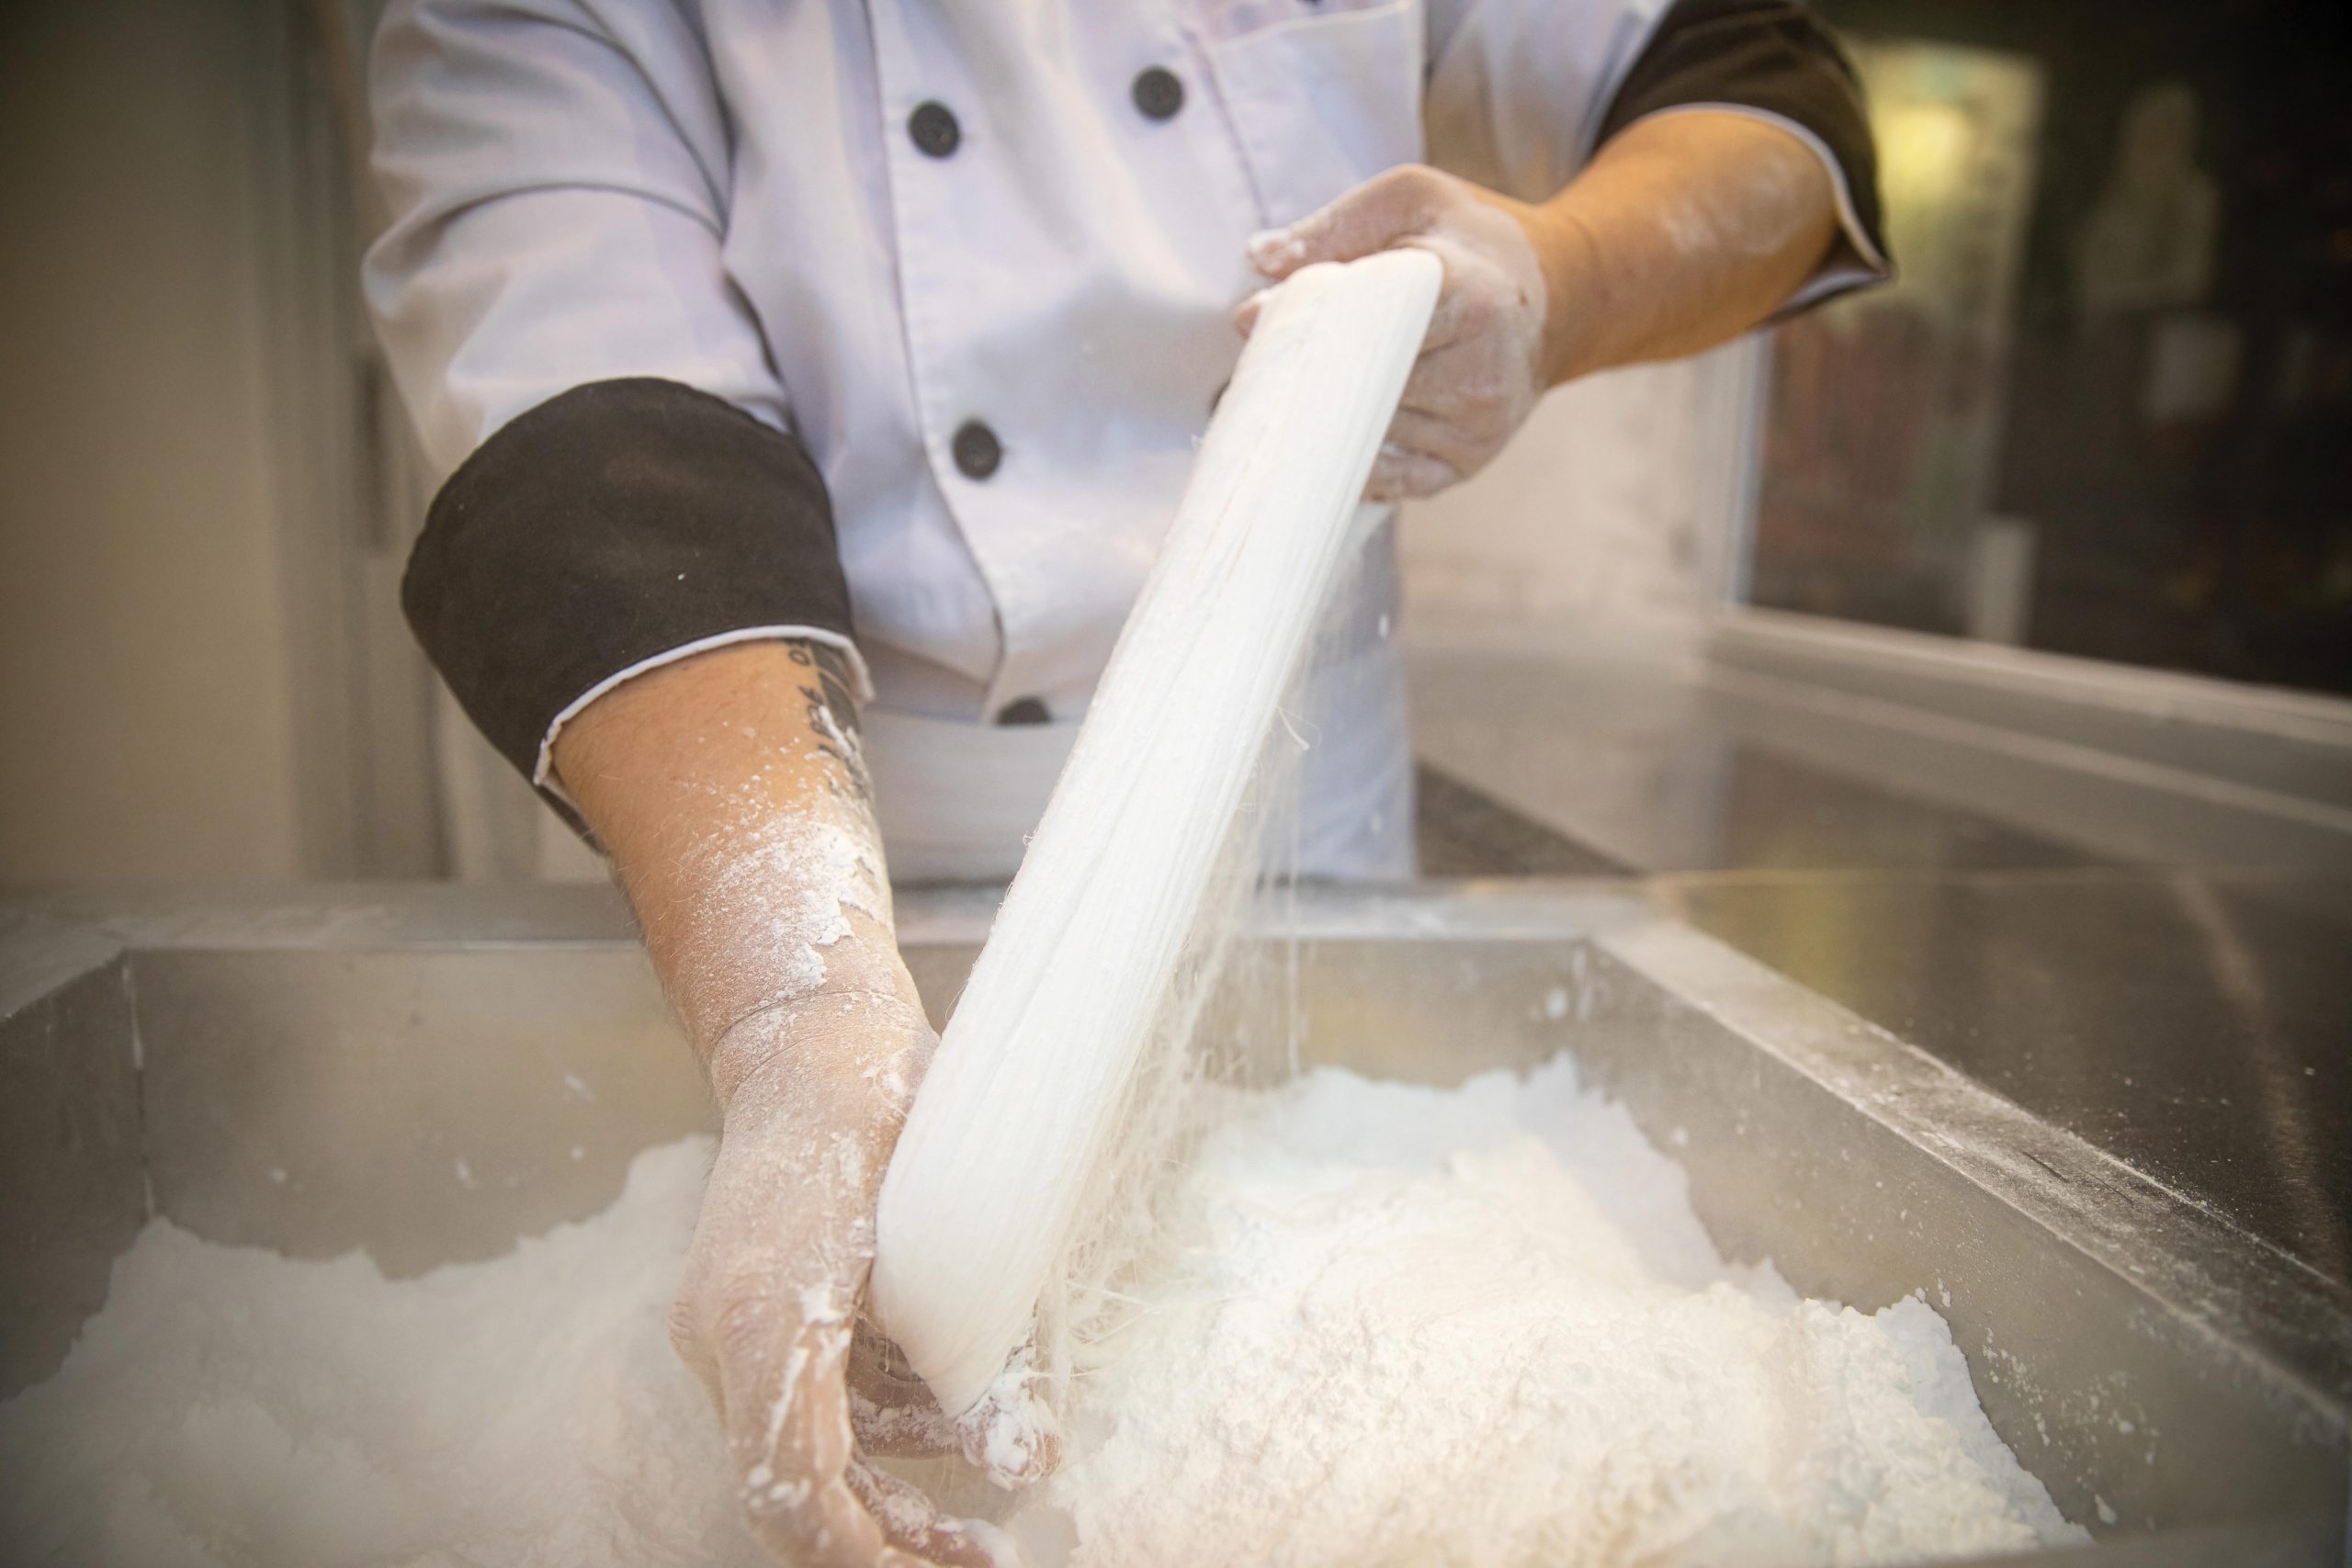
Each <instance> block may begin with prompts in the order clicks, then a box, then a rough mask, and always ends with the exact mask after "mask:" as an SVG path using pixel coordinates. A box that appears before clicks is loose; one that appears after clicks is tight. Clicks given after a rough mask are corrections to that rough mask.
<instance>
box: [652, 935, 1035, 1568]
mask: <svg viewBox="0 0 2352 1568" xmlns="http://www.w3.org/2000/svg"><path fill="white" fill-rule="evenodd" d="M893 957H894V958H895V955H893ZM901 972H902V973H903V971H901ZM932 1049H933V1034H932V1032H931V1028H930V1026H929V1025H928V1024H927V1023H926V1022H925V1021H924V1020H923V1016H922V1010H921V1009H920V1008H919V1007H918V1006H916V1005H915V1003H914V1002H913V1000H912V999H911V996H906V997H901V996H896V995H891V994H888V993H885V992H881V991H875V990H849V991H847V992H836V991H834V990H832V989H830V988H829V989H826V990H820V991H818V992H815V993H812V994H810V995H809V996H807V997H804V998H799V999H798V1000H797V1001H796V1002H794V1003H792V1004H791V1005H789V1006H787V1007H786V1008H782V1009H778V1010H774V1011H770V1012H763V1013H760V1014H756V1015H754V1016H753V1017H752V1018H750V1019H748V1020H746V1021H743V1022H742V1023H741V1024H738V1025H737V1026H736V1027H735V1028H734V1029H733V1030H732V1031H730V1032H729V1038H728V1039H726V1040H724V1041H722V1042H720V1043H718V1045H717V1046H716V1047H715V1048H714V1049H713V1050H712V1052H711V1060H712V1065H713V1068H714V1073H713V1079H714V1088H717V1089H719V1090H720V1091H721V1093H722V1095H723V1097H724V1100H725V1113H724V1119H723V1123H722V1132H721V1134H720V1138H719V1145H718V1161H717V1163H716V1165H715V1166H714V1167H713V1168H712V1170H711V1174H710V1182H709V1185H708V1187H707V1189H706V1190H705V1193H704V1197H703V1208H702V1216H701V1219H700V1221H699V1222H698V1223H697V1224H696V1225H695V1237H694V1245H693V1247H692V1249H691V1250H690V1252H689V1253H688V1256H687V1263H686V1271H685V1277H684V1282H683V1284H682V1286H681V1289H680V1292H679V1295H678V1301H677V1306H676V1308H675V1310H674V1312H673V1314H672V1318H671V1337H672V1339H673V1342H674V1343H675V1344H676V1346H677V1348H678V1352H679V1354H680V1355H681V1356H682V1357H684V1359H685V1361H686V1364H687V1365H688V1366H689V1367H691V1368H693V1369H694V1371H695V1373H696V1375H697V1376H699V1377H700V1378H701V1380H702V1383H703V1387H704V1389H705V1390H706V1391H707V1393H709V1395H710V1399H711V1403H712V1404H713V1405H715V1406H716V1407H717V1409H718V1416H719V1420H720V1422H721V1424H722V1426H723V1427H724V1429H725V1432H726V1437H727V1443H728V1448H729V1451H730V1453H731V1454H732V1456H733V1459H734V1461H735V1467H736V1472H737V1473H738V1475H739V1476H740V1477H741V1496H742V1499H743V1505H744V1508H745V1511H746V1513H747V1515H748V1517H749V1518H750V1520H751V1522H752V1529H754V1531H755V1532H756V1533H757V1534H758V1536H759V1538H760V1540H761V1541H762V1542H763V1544H765V1545H766V1546H767V1547H768V1548H769V1550H771V1551H775V1552H776V1553H777V1554H778V1555H780V1556H781V1557H782V1558H783V1559H784V1560H785V1561H786V1562H791V1563H794V1564H796V1565H797V1568H833V1565H836V1564H838V1565H841V1568H866V1565H868V1564H877V1563H880V1564H891V1565H894V1568H895V1565H902V1564H915V1563H935V1564H942V1565H946V1564H955V1565H957V1568H962V1565H967V1564H968V1565H972V1568H982V1565H989V1564H1001V1563H1009V1562H1018V1561H1019V1559H1018V1556H1017V1554H1016V1553H1015V1551H1013V1549H1012V1546H1011V1544H1010V1542H1009V1541H1008V1540H1006V1539H1005V1538H1004V1537H1003V1536H1002V1535H1001V1533H1000V1532H998V1531H997V1530H994V1529H990V1528H989V1526H986V1525H983V1524H978V1523H976V1522H971V1521H966V1520H960V1519H955V1518H950V1517H944V1516H943V1515H942V1514H940V1512H939V1511H938V1510H937V1509H936V1508H935V1507H934V1506H933V1505H932V1503H931V1501H930V1499H928V1498H927V1497H925V1496H924V1495H922V1493H921V1492H919V1491H917V1490H916V1489H915V1488H913V1487H911V1486H910V1485H908V1484H907V1483H904V1482H902V1481H899V1479H897V1478H896V1477H894V1476H891V1475H889V1474H888V1473H887V1472H883V1471H881V1470H879V1469H876V1467H875V1466H874V1465H873V1464H872V1463H870V1462H869V1461H868V1459H867V1457H866V1451H865V1450H866V1449H867V1447H868V1446H871V1447H873V1448H874V1449H876V1450H877V1451H891V1452H922V1451H928V1450H938V1449H943V1448H954V1447H958V1446H960V1441H959V1431H958V1428H957V1427H956V1425H955V1424H954V1423H951V1422H949V1421H947V1420H946V1419H945V1418H944V1416H941V1415H940V1413H939V1411H938V1408H937V1406H936V1405H934V1404H933V1403H932V1402H931V1399H930V1396H929V1394H928V1393H927V1392H926V1391H925V1390H924V1389H923V1387H922V1383H921V1382H917V1381H915V1380H913V1379H911V1378H903V1379H902V1378H898V1377H894V1376H893V1375H892V1374H891V1373H890V1372H889V1371H888V1370H887V1369H885V1368H883V1367H881V1366H880V1365H878V1364H877V1363H878V1350H877V1347H878V1346H879V1341H878V1340H876V1338H874V1337H872V1336H871V1334H870V1333H869V1334H865V1335H861V1334H859V1333H858V1332H857V1325H858V1314H859V1307H860V1305H861V1303H862V1302H863V1300H864V1297H865V1280H866V1275H867V1272H868V1270H869V1269H871V1267H872V1265H873V1260H874V1205H875V1198H876V1193H877V1192H878V1190H879V1189H880V1186H881V1181H882V1174H883V1172H884V1170H885V1169H886V1168H888V1164H889V1156H890V1149H891V1146H892V1145H893V1144H895V1143H896V1141H897V1139H898V1133H899V1124H900V1123H901V1122H902V1121H903V1120H904V1117H905V1114H906V1108H907V1105H908V1104H909V1103H910V1100H911V1099H912V1096H913V1093H914V1088H915V1085H916V1083H917V1082H918V1081H919V1080H920V1079H921V1077H922V1069H923V1066H924V1065H925V1064H926V1063H927V1062H928V1061H929V1059H930V1055H931V1052H932ZM722 1073H724V1074H725V1075H726V1076H725V1077H724V1078H722V1077H721V1074H722ZM853 1361H855V1362H856V1363H857V1365H856V1366H855V1367H854V1368H853Z"/></svg>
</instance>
